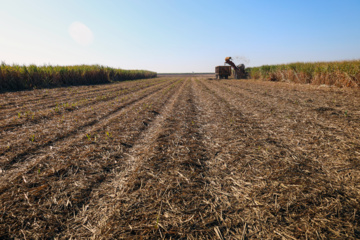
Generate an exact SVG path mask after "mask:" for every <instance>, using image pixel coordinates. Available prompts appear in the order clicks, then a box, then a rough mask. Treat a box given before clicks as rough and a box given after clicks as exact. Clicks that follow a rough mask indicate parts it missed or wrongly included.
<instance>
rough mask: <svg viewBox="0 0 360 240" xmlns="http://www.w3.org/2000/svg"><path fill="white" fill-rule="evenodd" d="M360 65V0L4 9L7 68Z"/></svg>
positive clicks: (84, 1)
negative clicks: (355, 62) (359, 62)
mask: <svg viewBox="0 0 360 240" xmlns="http://www.w3.org/2000/svg"><path fill="white" fill-rule="evenodd" d="M227 56H231V57H233V58H234V61H235V63H236V64H239V63H245V65H246V66H260V65H264V64H281V63H289V62H298V61H300V62H308V61H335V60H353V59H360V1H359V0H343V1H340V0H338V1H333V0H317V1H316V0H312V1H310V0H302V1H295V0H287V1H285V0H271V1H270V0H252V1H250V0H247V1H245V0H237V1H235V0H227V1H210V0H207V1H205V0H197V1H195V0H191V1H190V0H152V1H150V0H118V1H115V0H113V1H110V0H102V1H100V0H99V1H95V0H61V1H60V0H59V1H55V0H31V1H30V0H26V1H25V0H23V1H21V0H7V1H5V0H0V61H4V62H5V63H7V64H13V63H16V64H26V65H28V64H37V65H44V64H52V65H75V64H100V65H106V66H110V67H116V68H123V69H147V70H153V71H156V72H160V73H161V72H212V71H214V67H215V66H216V65H222V64H223V63H224V58H225V57H227Z"/></svg>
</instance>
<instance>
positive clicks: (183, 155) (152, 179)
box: [0, 76, 360, 239]
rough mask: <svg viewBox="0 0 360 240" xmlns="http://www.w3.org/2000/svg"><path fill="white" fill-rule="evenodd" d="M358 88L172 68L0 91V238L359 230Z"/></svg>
mask: <svg viewBox="0 0 360 240" xmlns="http://www.w3.org/2000/svg"><path fill="white" fill-rule="evenodd" d="M359 105H360V94H359V92H358V91H356V90H351V89H338V88H334V87H324V86H309V85H295V84H288V83H278V82H262V81H253V80H223V81H215V80H208V79H207V78H205V77H191V76H177V77H160V78H157V79H151V80H139V81H133V82H124V83H117V84H112V85H98V86H82V87H71V88H58V89H43V90H35V91H26V92H17V93H4V94H1V95H0V109H1V112H0V129H1V132H0V137H1V139H0V154H1V155H0V180H1V181H0V209H1V210H0V214H1V215H0V216H1V217H0V238H2V239H13V238H27V239H36V238H60V239H69V238H75V239H79V238H96V239H98V238H100V239H132V238H135V239H162V238H165V239H179V238H181V239H256V238H259V239H260V238H261V239H280V238H284V239H306V238H309V239H316V238H320V239H328V238H338V239H357V238H360V226H359V222H360V207H359V206H360V200H359V199H360V166H359V165H360V139H359V136H360V128H359V125H360V111H359V109H360V108H359V107H360V106H359Z"/></svg>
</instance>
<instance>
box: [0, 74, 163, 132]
mask: <svg viewBox="0 0 360 240" xmlns="http://www.w3.org/2000/svg"><path fill="white" fill-rule="evenodd" d="M160 84H161V81H160V82H154V83H152V84H145V83H143V84H134V86H132V87H128V88H126V89H124V88H123V86H121V87H120V86H117V87H116V86H114V87H115V90H114V89H109V90H107V91H106V92H105V94H100V93H98V95H95V96H92V97H90V96H87V97H86V98H81V97H80V98H79V97H77V95H76V94H73V99H72V101H70V102H66V101H65V102H62V101H59V99H58V98H52V99H48V100H47V101H46V103H41V104H39V106H41V107H39V106H32V107H25V108H24V111H21V110H18V109H12V110H11V112H10V113H7V114H6V115H5V116H4V117H3V118H4V119H3V120H2V121H0V130H3V132H8V131H9V130H11V131H12V130H13V129H15V130H16V128H18V127H22V126H23V125H25V127H28V125H30V126H31V125H34V124H35V125H36V124H39V122H43V121H47V120H49V119H51V118H54V117H56V116H58V115H64V114H65V115H67V114H69V113H70V112H73V111H79V110H81V109H83V108H84V107H87V106H89V105H91V106H92V105H95V107H96V104H104V103H103V102H107V101H110V100H113V99H118V98H123V97H125V96H127V95H129V94H131V93H135V92H137V91H139V90H142V89H146V88H149V87H152V86H154V85H155V86H156V85H160ZM102 93H104V92H102ZM77 100H80V101H77ZM49 101H50V103H49ZM32 108H35V109H36V110H34V111H33V109H32ZM0 136H1V135H0Z"/></svg>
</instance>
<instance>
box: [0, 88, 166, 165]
mask: <svg viewBox="0 0 360 240" xmlns="http://www.w3.org/2000/svg"><path fill="white" fill-rule="evenodd" d="M171 84H172V82H168V83H165V84H161V85H160V86H154V87H153V88H149V89H145V90H143V91H141V92H138V93H133V94H132V95H131V96H130V97H129V100H126V101H125V102H124V103H122V104H118V103H116V105H109V103H108V102H104V103H102V104H100V105H97V106H94V107H96V109H95V110H94V109H93V108H91V109H85V111H86V112H82V113H81V112H75V113H72V114H71V115H70V116H67V117H66V118H65V117H64V118H62V117H61V118H60V117H59V118H60V119H54V120H53V121H49V122H46V124H44V125H42V126H39V125H38V126H37V128H29V129H28V128H25V130H24V131H23V132H22V134H21V135H23V136H22V137H20V136H21V135H20V134H19V135H18V136H17V138H18V139H17V141H16V142H15V143H13V142H11V141H10V140H9V141H10V142H11V143H12V145H10V146H9V147H7V148H5V149H3V153H2V154H1V159H4V160H2V161H1V168H2V170H7V169H8V168H9V167H10V166H11V165H12V164H14V163H17V162H19V161H21V159H24V158H25V157H26V156H27V155H30V154H33V153H34V152H35V151H38V150H39V149H42V148H46V147H49V146H50V145H54V144H55V143H57V142H59V141H60V142H61V141H62V140H64V139H65V140H66V139H67V138H69V137H70V136H72V135H74V134H77V132H78V131H80V130H85V129H86V128H88V127H91V126H92V125H94V124H96V123H98V122H101V121H102V120H104V119H107V118H108V117H110V116H112V115H114V114H116V113H118V112H119V111H121V110H122V109H123V108H124V107H128V106H131V105H132V104H133V103H136V102H138V101H139V100H141V99H143V98H146V97H148V96H150V95H152V94H154V93H156V92H158V91H160V90H161V89H162V88H163V87H166V86H168V85H171ZM104 110H105V111H104ZM49 132H51V133H52V134H51V135H50V134H49ZM24 135H25V136H24ZM31 136H33V137H34V140H33V141H32V140H29V139H30V138H31ZM9 137H10V136H9ZM3 140H4V141H5V139H3ZM19 149H21V150H19ZM15 150H16V151H15Z"/></svg>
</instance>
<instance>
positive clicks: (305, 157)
mask: <svg viewBox="0 0 360 240" xmlns="http://www.w3.org/2000/svg"><path fill="white" fill-rule="evenodd" d="M203 83H204V84H205V86H206V87H208V92H209V94H212V95H213V96H214V97H215V98H216V99H215V100H214V101H217V102H218V103H221V106H219V107H218V109H226V108H227V109H229V110H230V111H229V113H228V114H224V113H223V114H222V115H219V117H220V118H221V116H226V117H227V119H223V122H224V123H226V124H228V125H229V126H228V127H226V126H223V129H228V130H230V129H234V130H236V131H237V132H238V134H237V135H236V136H237V137H235V138H233V139H235V142H231V139H229V140H228V141H226V143H227V144H229V145H230V146H231V147H230V149H232V151H231V150H230V154H226V153H225V154H224V153H223V156H222V161H224V159H225V161H224V163H223V164H225V166H226V169H229V166H230V164H229V163H231V162H233V163H237V164H238V165H237V166H236V165H234V166H235V168H233V169H234V170H235V171H236V169H238V170H237V171H239V170H240V172H239V174H235V175H234V174H232V175H233V176H231V178H230V180H231V182H233V183H232V184H235V185H237V186H235V187H234V186H230V188H232V189H234V190H238V191H239V193H241V194H240V195H237V196H238V198H240V199H244V198H245V200H242V201H243V202H244V203H245V204H243V205H242V208H243V209H244V211H245V212H246V214H245V215H246V216H248V218H247V220H246V221H244V220H243V221H244V222H243V223H245V225H246V228H247V229H246V231H247V232H248V233H249V235H250V238H254V237H259V236H260V237H261V236H262V237H264V238H266V237H269V236H271V235H273V237H275V238H276V237H277V235H279V234H280V235H281V233H284V234H285V235H288V236H295V238H299V237H304V236H305V235H306V234H307V236H312V237H314V238H316V237H318V236H322V237H326V236H327V237H330V236H332V237H334V236H338V235H337V234H335V235H334V234H333V231H334V230H336V229H343V232H345V233H348V232H349V231H350V232H354V231H355V232H356V231H358V230H359V225H358V224H357V220H356V219H359V218H360V216H359V215H353V212H349V211H348V209H349V208H352V207H354V206H355V205H356V204H358V203H355V202H357V200H355V199H359V188H360V186H359V185H358V184H356V182H357V181H358V180H360V179H359V178H358V177H355V178H354V176H356V171H353V172H351V173H350V174H349V173H347V174H343V173H342V172H334V171H330V169H329V168H328V167H325V166H324V165H325V161H326V160H328V161H329V159H320V158H317V157H316V156H315V157H314V155H311V152H310V153H309V152H307V151H304V149H302V148H299V147H298V146H297V144H296V140H297V139H296V137H295V138H294V137H293V138H292V139H289V138H287V140H285V139H284V138H282V137H281V136H282V135H284V133H283V132H282V129H278V128H277V127H274V126H272V125H270V124H269V123H266V122H267V119H264V118H259V117H258V116H257V114H256V113H257V111H258V109H257V107H256V106H254V105H249V102H248V100H247V99H246V98H241V99H238V100H241V102H242V103H240V102H239V101H235V102H234V101H233V98H234V96H232V95H226V94H224V93H221V92H219V89H218V88H217V87H215V86H212V84H210V83H206V82H203ZM218 94H219V95H218ZM220 96H222V97H220ZM245 106H246V107H245ZM247 106H249V109H251V111H249V109H247ZM240 109H241V110H240ZM270 121H271V122H272V123H273V122H276V121H275V120H274V119H271V120H270ZM264 123H266V124H264ZM273 124H274V123H273ZM277 129H278V130H277ZM229 135H230V136H231V134H226V136H229ZM240 136H241V138H240V139H239V137H240ZM224 140H225V139H224ZM224 147H225V146H224ZM225 149H226V148H225ZM235 149H236V150H235ZM234 150H235V151H234ZM219 155H221V154H220V153H219ZM328 157H329V156H328ZM226 159H229V160H226ZM329 162H330V164H331V162H333V166H334V165H336V164H337V163H336V162H335V159H334V160H333V161H331V160H330V161H329ZM230 169H231V168H230ZM347 170H348V169H347ZM350 171H351V170H350ZM357 172H359V171H358V170H357ZM353 174H355V175H353ZM349 181H351V182H352V183H353V184H346V182H348V183H349ZM243 184H245V186H247V188H244V187H242V185H243ZM345 185H347V186H346V187H345ZM345 189H346V190H345ZM354 200H355V202H353V201H354ZM339 201H341V203H342V205H341V207H340V205H339ZM354 204H355V205H354ZM249 206H252V207H249ZM335 206H337V207H335ZM356 209H357V208H356ZM249 210H250V212H249ZM355 211H356V210H355ZM357 211H358V210H357ZM339 213H340V215H339ZM254 214H255V215H254ZM310 219H311V222H312V223H313V225H309V224H308V223H307V221H310ZM315 219H316V220H315ZM324 219H327V221H325V220H324ZM299 221H301V223H299ZM250 222H251V225H250ZM326 222H331V223H332V224H325V223H326ZM264 226H267V228H266V229H264V228H263V227H264ZM318 231H322V233H321V234H320V235H317V234H318ZM339 236H342V237H345V238H346V237H350V238H351V235H345V234H344V235H341V234H340V235H339ZM310 238H311V237H310Z"/></svg>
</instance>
